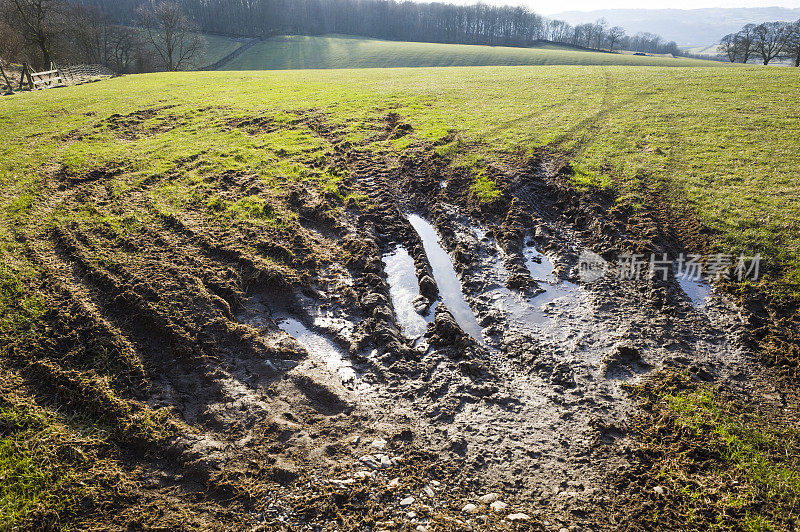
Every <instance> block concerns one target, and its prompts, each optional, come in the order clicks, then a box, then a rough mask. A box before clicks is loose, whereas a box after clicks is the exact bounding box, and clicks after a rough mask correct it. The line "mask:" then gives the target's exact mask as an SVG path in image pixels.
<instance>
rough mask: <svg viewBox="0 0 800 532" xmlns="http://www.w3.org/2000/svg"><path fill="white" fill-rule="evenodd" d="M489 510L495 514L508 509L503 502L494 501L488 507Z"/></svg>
mask: <svg viewBox="0 0 800 532" xmlns="http://www.w3.org/2000/svg"><path fill="white" fill-rule="evenodd" d="M489 508H491V509H492V510H493V511H495V512H502V511H503V510H505V509H506V508H508V505H507V504H506V503H504V502H503V501H494V502H493V503H492V504H490V505H489Z"/></svg>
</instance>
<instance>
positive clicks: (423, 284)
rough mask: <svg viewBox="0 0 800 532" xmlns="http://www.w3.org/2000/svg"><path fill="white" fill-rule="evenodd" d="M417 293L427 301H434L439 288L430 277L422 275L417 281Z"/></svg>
mask: <svg viewBox="0 0 800 532" xmlns="http://www.w3.org/2000/svg"><path fill="white" fill-rule="evenodd" d="M419 292H420V294H422V295H423V296H425V297H426V298H428V299H431V300H433V299H436V298H437V297H438V295H439V287H438V286H437V285H436V281H434V280H433V277H431V276H430V275H423V276H422V277H421V278H420V280H419Z"/></svg>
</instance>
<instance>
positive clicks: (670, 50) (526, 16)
mask: <svg viewBox="0 0 800 532" xmlns="http://www.w3.org/2000/svg"><path fill="white" fill-rule="evenodd" d="M199 32H202V33H214V34H221V35H227V36H234V37H260V38H268V37H271V36H274V35H284V34H301V35H322V34H330V33H341V34H350V35H359V36H364V37H373V38H379V39H388V40H398V41H419V42H438V43H453V44H481V45H502V46H531V45H534V44H537V43H541V42H542V41H549V42H555V43H563V44H568V45H572V46H576V47H582V48H589V49H598V50H606V51H615V50H620V49H626V50H633V51H637V52H645V53H656V54H673V55H679V54H680V52H679V50H678V47H677V45H676V44H675V43H674V42H666V41H664V40H663V39H662V38H661V37H659V36H658V35H653V34H649V33H640V34H637V35H634V36H628V35H626V33H625V31H624V29H623V28H621V27H619V26H613V27H609V25H608V23H607V22H606V21H605V20H603V19H601V20H598V21H597V22H595V23H588V24H580V25H576V26H572V25H570V24H567V23H566V22H564V21H560V20H550V19H547V18H544V17H542V16H540V15H538V14H536V13H534V12H532V11H530V10H528V9H526V8H524V7H510V6H505V7H497V6H488V5H483V4H476V5H471V6H455V5H450V4H443V3H413V2H408V1H402V2H401V1H396V0H166V1H154V0H0V58H4V59H6V60H15V59H16V60H20V58H23V59H25V60H28V61H29V62H32V63H35V64H37V65H40V66H42V67H43V68H46V67H48V66H49V64H50V61H56V62H60V63H79V62H85V63H97V64H103V65H106V66H108V67H110V68H111V69H113V70H114V71H116V72H144V71H151V70H177V69H186V68H192V67H198V66H203V65H198V64H197V61H198V60H199V56H200V52H201V51H202V47H203V43H202V39H201V38H199V37H198V35H197V34H198V33H199Z"/></svg>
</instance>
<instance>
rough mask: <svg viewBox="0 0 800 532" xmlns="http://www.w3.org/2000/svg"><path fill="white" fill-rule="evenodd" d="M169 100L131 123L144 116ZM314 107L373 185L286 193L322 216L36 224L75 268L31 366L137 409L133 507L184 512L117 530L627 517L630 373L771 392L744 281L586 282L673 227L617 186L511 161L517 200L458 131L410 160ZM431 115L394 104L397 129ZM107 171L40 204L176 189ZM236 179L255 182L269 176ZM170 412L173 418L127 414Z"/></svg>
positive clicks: (461, 524)
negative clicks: (750, 325)
mask: <svg viewBox="0 0 800 532" xmlns="http://www.w3.org/2000/svg"><path fill="white" fill-rule="evenodd" d="M158 112H161V111H160V110H154V111H153V113H158ZM155 118H156V116H155V115H153V114H152V113H151V112H150V111H149V110H145V111H142V112H139V113H133V114H130V115H127V116H119V117H116V116H115V117H112V118H111V119H109V120H108V124H107V125H106V127H109V128H110V129H112V130H115V131H118V132H119V134H120V135H123V136H130V135H137V134H139V133H140V132H141V131H142V128H143V127H145V126H146V125H147V124H149V123H150V122H148V121H153V120H154V119H155ZM303 120H306V121H308V124H309V127H311V128H312V129H313V131H315V132H316V134H318V135H320V136H321V137H323V138H325V139H326V140H329V141H330V142H331V143H332V144H333V145H334V146H335V151H334V153H333V155H332V156H331V158H330V160H329V161H327V163H326V164H328V165H329V166H331V167H332V168H335V169H336V170H337V171H338V172H340V173H341V174H342V175H344V176H345V177H344V178H343V179H342V182H341V184H340V185H339V189H340V193H341V194H342V196H346V195H351V196H358V197H364V198H366V200H363V201H358V202H354V201H350V202H348V203H346V204H343V203H341V200H339V199H337V198H335V197H332V196H330V195H325V194H324V193H322V192H320V191H317V190H315V189H313V188H312V187H306V186H303V185H298V186H296V187H294V188H291V190H288V191H287V192H286V198H284V199H285V200H286V202H287V204H288V205H290V207H291V208H292V209H294V210H295V211H296V212H298V222H297V224H296V225H293V226H287V227H278V228H273V229H263V230H260V231H253V230H251V229H247V228H239V227H229V228H225V229H223V228H219V227H212V226H208V225H205V224H204V222H203V218H202V217H201V216H200V215H199V214H198V213H195V212H193V211H192V210H191V209H190V210H187V211H185V212H180V213H172V214H168V215H159V216H157V217H156V222H155V223H150V224H147V225H145V226H143V227H142V228H141V229H140V230H139V231H138V232H135V233H128V234H122V233H120V232H119V231H118V229H117V228H115V227H113V226H110V225H101V226H87V225H81V224H80V223H78V222H74V223H70V224H67V225H65V226H64V227H60V228H57V229H56V230H53V231H49V230H47V229H43V228H38V227H36V228H27V229H25V231H27V233H26V234H25V236H24V238H25V239H26V240H27V241H28V242H30V247H31V254H32V256H34V257H35V258H36V260H38V261H39V263H40V264H41V265H43V267H44V268H45V269H46V270H47V271H48V272H49V279H50V281H49V285H48V290H49V292H48V293H49V294H50V295H49V298H50V299H49V300H50V302H51V303H52V308H53V309H55V310H54V311H53V323H54V324H55V325H54V327H53V329H52V331H51V334H52V335H53V338H54V341H53V342H52V343H48V344H41V345H36V346H28V347H30V352H32V353H35V354H36V359H37V360H38V362H37V363H36V365H34V364H30V363H29V362H27V361H26V360H24V359H23V358H19V359H17V360H16V362H15V364H16V365H15V368H16V369H15V370H16V371H19V372H20V374H21V375H24V376H26V379H27V380H26V381H25V382H26V386H29V387H30V388H31V389H32V390H33V391H32V393H33V394H34V395H37V396H39V397H43V398H44V397H48V398H51V399H49V400H51V401H52V400H56V401H61V404H62V406H63V408H65V409H67V410H68V411H78V410H82V411H84V412H91V413H92V415H95V416H97V417H98V418H102V419H106V420H113V421H111V423H112V425H113V426H114V427H118V429H116V428H115V429H114V430H115V431H116V430H118V432H115V434H118V436H117V437H116V438H117V439H116V442H115V445H116V446H117V448H119V449H122V450H123V451H122V453H123V455H126V456H130V458H129V460H131V461H132V463H135V464H138V465H137V466H136V467H137V469H136V472H135V473H131V475H132V478H136V479H138V481H139V482H141V485H142V486H146V488H145V489H133V488H131V489H132V491H127V492H123V493H121V494H120V495H119V497H120V499H118V501H119V500H123V499H124V498H125V497H127V499H126V500H136V501H141V500H144V499H145V498H148V500H151V501H155V502H154V503H153V504H156V505H160V506H162V507H168V506H169V505H167V504H165V503H164V501H171V504H172V505H173V506H172V507H173V508H174V511H165V512H162V513H160V514H158V515H156V516H152V515H149V514H147V515H142V516H139V517H132V515H135V514H136V512H135V511H133V510H132V509H131V510H130V511H129V512H127V513H125V512H120V513H119V514H118V515H117V516H116V517H115V519H117V524H124V523H128V524H129V523H131V522H140V523H142V524H143V525H147V526H171V525H177V524H178V523H180V524H181V525H182V526H200V527H202V526H205V525H207V524H209V523H212V522H214V523H226V524H227V525H229V526H232V527H234V528H235V527H247V528H258V527H262V528H263V529H280V528H284V529H297V528H301V529H309V530H328V529H342V530H356V529H364V528H365V527H366V528H371V529H374V530H383V529H385V530H486V529H510V530H511V529H513V530H529V529H545V530H565V529H566V530H578V529H585V528H614V527H616V526H618V524H619V523H618V522H616V521H615V520H614V519H616V517H614V516H609V515H607V514H605V513H603V512H599V511H597V508H598V507H603V506H604V505H605V504H606V503H607V502H608V501H609V500H611V498H613V497H615V496H617V494H618V493H617V491H616V490H615V488H613V487H612V486H611V485H610V483H609V480H608V479H609V474H610V473H611V472H614V473H615V474H617V473H619V472H624V471H625V470H626V469H627V468H628V467H629V466H630V464H631V463H632V462H633V461H635V460H637V454H636V449H635V445H634V442H633V440H632V439H631V437H630V435H629V426H628V424H629V421H630V420H631V419H632V417H633V416H635V414H636V408H637V407H636V403H635V400H634V399H633V398H632V397H631V396H630V395H629V394H628V393H627V391H626V383H630V382H637V381H638V380H641V379H646V378H647V377H648V375H649V374H651V373H652V372H654V371H657V370H663V369H670V370H674V371H685V372H687V373H688V374H690V375H692V376H693V378H696V379H698V380H708V381H715V382H720V383H725V384H726V385H728V386H731V387H733V388H736V387H739V388H747V387H748V386H751V384H750V383H751V382H752V381H753V380H752V376H753V371H755V370H753V369H752V368H753V364H752V357H751V354H750V352H749V351H748V349H747V348H746V346H745V342H743V341H742V334H743V333H742V323H741V319H740V315H739V311H738V309H737V308H736V306H735V305H734V304H733V303H732V302H731V301H728V300H726V299H725V298H724V297H722V296H719V295H712V296H710V298H709V300H708V301H707V302H705V304H704V305H703V307H702V308H699V307H697V306H696V305H694V304H693V302H692V300H691V299H690V298H689V297H688V296H687V294H686V293H684V292H683V290H682V289H681V287H680V285H679V284H678V283H677V282H676V280H675V279H674V277H672V278H670V279H669V280H668V281H663V280H659V279H650V278H648V279H643V280H641V281H620V280H617V279H615V278H613V276H603V277H599V278H596V279H592V282H586V281H585V280H583V279H581V276H580V270H579V258H580V257H581V254H582V253H584V252H591V253H594V254H596V255H597V256H603V257H604V258H605V259H611V257H612V256H613V254H614V253H616V252H620V251H625V250H631V251H637V252H641V251H642V250H646V249H656V248H658V246H659V245H660V244H661V242H660V241H659V239H658V234H657V232H653V231H651V230H650V229H651V226H650V225H648V224H647V223H646V222H644V221H642V220H634V222H635V223H626V222H625V221H624V220H623V219H620V218H618V217H615V216H614V215H613V213H611V210H610V209H609V208H608V207H609V206H608V198H605V197H603V196H599V195H596V194H595V195H593V194H592V193H590V192H576V191H574V189H572V188H571V187H570V186H569V185H568V178H567V174H568V167H567V165H566V163H565V162H564V161H563V160H562V159H561V158H559V157H557V156H556V155H553V154H548V153H546V152H543V153H541V154H539V155H537V156H535V157H533V158H526V159H520V158H511V159H509V161H507V164H505V165H504V170H501V169H490V172H489V174H490V177H491V178H492V179H493V180H494V181H495V182H496V185H497V188H498V190H499V192H500V195H499V196H498V198H496V199H494V200H493V201H489V202H486V201H484V200H482V199H481V198H479V197H476V196H475V195H474V194H473V193H472V192H470V190H471V188H470V185H471V183H472V181H471V180H472V177H471V176H470V175H469V174H468V173H467V172H466V171H464V170H454V169H452V168H451V167H450V166H448V164H447V161H446V160H442V159H441V158H440V157H438V156H436V155H435V146H427V147H421V148H418V149H416V150H415V151H410V152H408V153H407V154H406V155H404V156H403V157H400V158H397V159H392V158H390V157H389V156H384V155H377V154H375V153H374V152H372V151H369V150H366V149H362V148H361V147H359V146H353V145H350V144H349V143H348V142H347V141H346V140H344V139H343V138H342V137H341V136H340V134H339V133H338V132H337V129H336V128H332V127H327V126H326V125H325V123H324V122H323V121H322V120H321V118H320V117H319V116H318V115H317V114H309V115H302V114H298V120H297V123H303ZM157 122H158V121H157V120H156V122H155V123H156V124H157ZM153 127H157V125H156V126H153ZM225 127H236V128H243V129H245V130H246V131H247V132H248V133H249V134H258V133H259V131H261V130H262V129H264V128H266V129H268V130H272V128H275V127H277V124H275V123H274V122H272V121H270V120H268V119H262V117H255V118H253V119H244V118H237V119H234V120H231V121H228V122H226V124H225ZM283 127H291V124H289V125H283ZM408 130H409V128H408V127H407V126H406V125H404V124H403V123H402V120H401V119H400V117H399V116H397V115H389V116H388V117H387V118H386V119H385V120H384V121H382V123H380V124H377V125H376V133H375V134H376V136H377V137H378V138H398V137H399V136H402V135H404V134H405V133H406V132H407V131H408ZM187 164H192V162H191V161H187ZM115 172H116V171H115ZM103 175H107V174H104V173H103V172H99V171H98V172H97V173H96V174H93V175H87V176H67V177H64V176H62V177H61V178H60V179H58V178H56V179H54V184H53V186H54V188H55V189H57V190H58V193H57V194H55V192H54V194H55V197H57V198H58V201H57V202H53V203H50V204H46V205H40V206H37V207H36V208H39V209H42V210H43V211H44V210H47V209H55V208H62V209H77V208H78V207H79V205H81V204H83V203H84V202H85V201H86V199H87V198H92V199H93V200H94V201H95V202H96V203H97V204H98V205H106V206H109V205H110V206H111V207H109V208H114V209H120V208H122V209H126V210H128V211H137V210H141V211H143V212H146V211H148V210H149V209H150V210H151V209H152V205H151V204H150V203H149V200H148V195H147V193H146V192H147V189H148V187H152V186H154V185H155V183H153V182H145V183H142V184H141V185H140V188H139V189H134V190H132V191H131V192H130V193H128V194H126V196H125V197H124V198H120V197H112V196H111V195H110V192H109V190H108V188H107V187H106V185H105V183H103ZM165 179H168V176H166V177H165ZM212 185H213V186H218V187H219V190H220V191H222V192H224V194H225V195H226V197H229V198H231V199H235V198H237V197H244V196H246V195H251V194H253V187H257V186H258V185H257V184H256V183H254V181H253V179H251V178H250V177H248V176H244V175H224V176H219V182H218V183H215V184H212ZM256 193H257V190H256ZM115 202H116V203H115ZM119 202H123V204H119ZM335 209H338V211H335ZM331 212H338V213H339V215H338V216H336V217H334V218H332V217H331ZM48 231H49V232H48ZM98 255H102V256H107V257H114V260H101V261H98V260H96V259H95V257H97V256H98ZM387 271H390V272H391V275H389V274H388V273H387ZM67 344H68V345H72V346H77V347H75V348H74V349H72V351H70V352H69V354H66V355H65V354H64V352H63V345H67ZM109 353H111V355H110V356H109ZM28 360H29V359H28ZM104 375H105V376H107V377H108V378H107V380H105V381H103V380H102V377H103V376H104ZM98 376H100V377H98ZM103 383H106V384H103ZM53 387H57V388H59V389H61V390H64V392H63V393H61V394H60V395H59V397H58V398H57V399H52V397H53V396H52V393H51V390H52V388H53ZM87 392H88V393H87ZM70 409H71V410H70ZM156 415H163V416H165V417H164V419H165V420H166V421H162V422H159V423H157V424H156V425H159V426H163V427H166V428H168V429H169V430H166V429H165V430H164V431H163V432H158V431H153V432H147V431H139V432H136V431H135V430H129V431H128V432H126V430H128V429H126V428H125V427H139V426H142V422H141V420H142V419H150V417H153V416H156ZM149 426H151V425H149ZM148 430H150V429H148ZM126 453H128V454H126ZM108 496H111V495H108ZM159 501H161V502H159ZM100 502H101V501H99V500H98V501H97V505H98V506H99V505H100ZM115 504H122V503H119V502H116V503H115ZM186 516H189V517H186ZM182 520H185V521H184V522H182Z"/></svg>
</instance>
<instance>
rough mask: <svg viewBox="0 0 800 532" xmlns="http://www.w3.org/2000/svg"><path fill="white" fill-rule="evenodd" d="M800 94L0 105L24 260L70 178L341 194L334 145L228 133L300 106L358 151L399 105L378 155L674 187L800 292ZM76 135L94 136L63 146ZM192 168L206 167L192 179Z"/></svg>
mask: <svg viewBox="0 0 800 532" xmlns="http://www.w3.org/2000/svg"><path fill="white" fill-rule="evenodd" d="M798 90H800V80H798V78H797V76H796V75H795V74H794V72H793V71H791V70H789V69H763V68H760V67H742V68H735V69H732V68H677V69H670V68H655V67H603V68H600V67H583V66H554V67H546V68H545V67H487V68H442V69H381V70H327V71H308V70H301V71H290V72H243V73H186V74H153V75H140V76H128V77H123V78H119V79H114V80H109V81H107V82H104V83H99V84H93V85H91V86H81V87H74V88H64V89H59V90H58V91H43V92H38V93H32V94H19V95H15V96H13V97H7V98H5V99H3V100H0V125H1V126H2V128H0V141H2V147H0V156H1V157H0V184H2V186H3V187H4V189H5V194H4V198H3V200H2V202H0V207H1V208H2V212H3V223H2V227H3V231H2V232H1V233H0V235H3V242H4V246H5V247H6V248H7V249H8V252H7V253H6V254H5V256H6V257H7V258H8V260H9V261H11V262H6V264H10V263H13V261H14V260H16V259H14V258H11V257H14V253H13V248H14V246H15V245H16V244H15V241H14V239H13V238H11V236H12V235H11V234H10V233H9V231H8V228H10V227H13V224H14V219H15V218H16V217H18V216H24V215H25V213H26V212H27V211H26V205H28V203H29V202H30V201H31V198H32V197H35V195H36V194H37V191H38V189H39V188H38V187H39V186H40V183H41V176H42V175H44V174H46V173H47V171H46V170H47V169H48V168H52V167H53V166H54V165H55V166H59V165H63V166H65V167H68V168H70V169H71V171H73V172H75V173H78V174H80V173H81V172H85V171H88V170H89V169H90V168H92V167H98V166H104V165H121V166H122V167H124V169H125V174H124V176H125V177H124V179H119V180H118V182H117V186H118V188H119V192H120V193H123V192H124V190H125V188H126V187H127V186H129V184H128V182H130V183H135V182H137V180H141V179H145V178H146V177H147V176H148V175H154V174H158V173H169V172H178V173H179V174H180V176H181V180H180V181H181V183H173V185H174V186H176V187H184V188H185V187H189V188H197V187H200V188H202V187H203V186H204V185H203V183H202V180H203V175H208V174H211V173H214V172H229V171H242V172H248V173H255V174H258V175H259V176H260V177H261V178H262V179H263V180H265V181H266V182H269V183H271V184H272V185H273V186H274V187H276V188H277V189H280V188H281V186H282V183H286V182H291V181H302V180H311V181H314V182H317V183H319V182H322V183H323V184H325V183H329V182H333V181H335V180H336V179H337V177H336V176H329V175H326V174H325V173H324V171H322V170H320V169H319V168H318V166H319V165H317V164H315V161H318V160H320V158H324V157H326V154H328V153H330V150H331V146H330V144H329V143H328V142H327V141H325V140H323V139H321V138H320V137H318V136H316V135H315V134H314V133H313V132H312V131H310V130H309V129H308V128H306V127H298V128H296V129H293V130H283V129H282V130H279V131H276V132H264V133H257V134H249V133H247V132H245V131H243V130H242V129H240V128H227V127H225V121H226V120H229V119H231V118H234V117H242V116H263V117H266V118H267V119H271V120H273V121H275V122H276V123H283V122H291V121H296V120H297V115H296V114H295V113H294V112H295V111H298V110H308V109H314V110H315V112H317V113H320V114H322V115H323V116H324V117H325V120H326V121H329V122H330V123H331V124H334V125H335V126H337V127H339V128H341V131H342V134H344V135H346V137H347V138H348V139H350V140H352V141H353V142H357V141H360V140H363V139H365V138H368V137H369V136H370V135H371V134H373V133H374V129H375V127H377V123H378V122H379V120H380V117H381V116H383V115H385V114H386V113H387V112H388V111H387V110H388V109H392V110H393V111H394V112H397V113H398V114H400V115H401V117H402V119H403V120H404V121H406V122H408V123H409V124H411V126H412V127H413V131H412V132H411V134H409V135H407V136H405V137H403V138H401V139H399V140H393V141H384V142H380V143H377V144H375V146H374V148H375V149H389V150H401V149H404V148H405V147H406V146H408V145H410V144H413V143H419V142H429V141H441V140H442V139H445V138H447V139H449V140H450V143H449V144H444V145H443V146H441V147H440V151H441V152H442V153H445V152H448V151H449V152H451V153H450V155H451V156H457V155H458V154H459V153H462V152H464V150H465V149H466V148H465V146H470V148H469V149H470V150H471V151H472V152H473V153H472V154H471V156H475V155H476V154H477V155H479V156H481V157H484V156H485V157H486V158H487V159H488V160H491V159H492V158H493V157H495V156H496V155H497V154H498V153H501V152H503V151H508V150H516V149H522V150H528V151H530V150H534V149H536V148H538V147H541V146H548V147H551V148H553V149H557V150H561V151H564V152H567V153H569V154H570V155H571V157H572V159H573V161H574V164H575V167H576V168H577V169H578V170H579V171H578V172H577V173H576V180H578V181H579V183H580V184H581V185H583V186H603V187H605V186H613V187H615V188H616V189H618V191H619V192H620V198H621V199H620V201H624V202H630V203H632V204H640V203H642V201H643V200H644V198H643V197H642V195H643V194H645V193H646V192H643V191H646V190H647V184H648V183H659V182H668V183H671V184H673V185H675V187H674V188H675V189H676V190H679V191H681V194H682V195H681V197H679V198H676V199H677V200H678V201H681V202H689V204H691V205H694V206H695V207H696V209H697V211H698V213H699V215H700V217H701V220H702V221H703V222H704V223H705V224H706V225H707V226H709V227H710V228H711V229H712V230H713V231H714V232H716V233H717V235H718V236H717V243H718V245H719V247H720V249H721V250H725V251H730V252H731V253H739V252H746V253H756V252H759V253H761V254H762V255H764V256H765V257H766V258H767V261H768V262H769V263H771V264H772V265H773V266H776V265H780V266H781V268H782V269H783V270H782V271H783V272H784V279H783V280H784V281H786V283H785V286H788V287H789V289H790V290H796V284H793V283H797V282H798V281H800V180H798V176H797V172H796V169H797V168H798V167H800V152H799V151H798V150H797V138H799V137H800V106H799V105H798V103H797V99H796V98H795V96H796V94H797V92H798ZM165 104H172V105H176V106H177V107H175V108H172V109H169V110H166V111H164V112H162V113H161V115H160V116H158V117H156V118H153V119H150V120H148V121H146V122H144V123H143V124H142V125H141V126H140V127H142V128H148V127H156V128H157V127H160V125H164V124H171V125H172V126H175V127H174V129H170V130H168V131H164V132H158V133H155V134H147V135H141V137H140V138H138V139H137V140H135V141H123V142H120V141H119V140H118V139H117V138H116V137H115V134H114V132H113V131H111V130H109V129H108V127H107V126H105V125H104V124H102V121H103V119H104V118H105V117H108V116H109V115H111V114H113V113H121V114H125V113H130V112H133V111H136V110H139V109H143V108H149V107H156V106H163V105H165ZM201 107H202V108H208V107H213V108H212V109H208V110H206V111H205V112H202V113H201V112H198V110H197V109H198V108H201ZM87 115H88V116H87ZM72 131H77V132H79V133H81V134H83V135H84V138H83V140H82V141H80V142H67V143H65V142H62V141H61V140H60V139H61V138H62V137H63V136H64V135H67V134H68V133H70V132H72ZM156 131H159V130H158V129H156ZM450 132H457V134H456V135H455V136H449V134H450ZM446 142H447V141H446ZM193 156H194V157H198V163H197V164H196V165H195V168H193V169H189V170H186V169H182V166H181V164H180V161H182V160H184V159H185V158H187V157H193ZM186 192H187V190H183V191H182V192H181V194H180V195H182V196H183V197H184V198H185V197H186V195H185V193H186Z"/></svg>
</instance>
